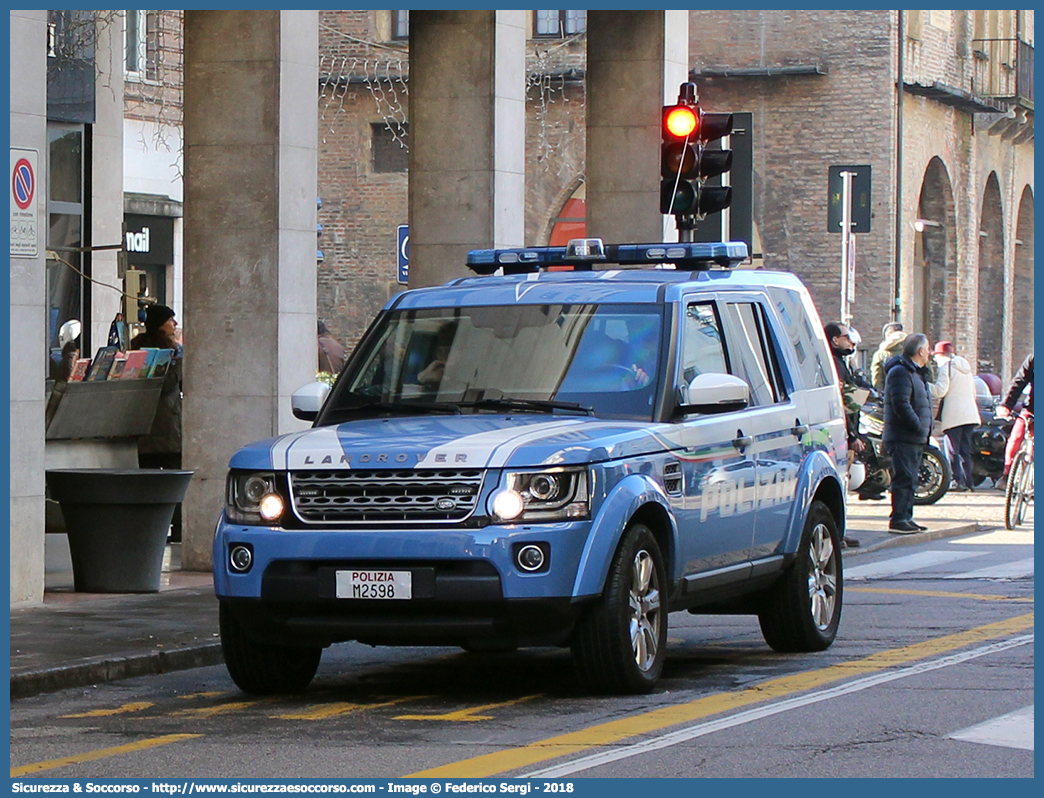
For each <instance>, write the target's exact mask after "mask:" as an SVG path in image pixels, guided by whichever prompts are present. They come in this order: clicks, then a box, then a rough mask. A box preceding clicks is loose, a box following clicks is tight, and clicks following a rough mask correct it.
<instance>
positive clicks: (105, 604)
mask: <svg viewBox="0 0 1044 798" xmlns="http://www.w3.org/2000/svg"><path fill="white" fill-rule="evenodd" d="M888 512H889V503H888V500H887V499H885V500H884V501H876V502H863V501H858V500H857V499H856V498H855V497H854V496H851V497H850V501H849V506H848V523H849V536H850V537H853V538H856V539H858V540H859V542H860V544H861V545H860V547H858V548H849V549H846V550H845V553H844V556H845V558H846V559H848V558H850V557H857V556H859V555H861V554H865V553H867V552H871V551H877V550H880V549H882V548H888V547H891V546H904V545H909V544H913V543H919V542H924V541H925V540H936V539H940V538H945V537H954V536H957V535H964V534H968V533H971V532H975V531H976V530H977V529H980V528H982V529H988V528H995V527H998V526H1000V527H1003V525H1004V495H1003V494H1002V493H1001V492H1000V491H997V490H988V491H980V492H976V493H948V494H947V495H946V496H944V497H943V498H942V500H940V501H939V502H938V503H937V504H934V505H929V506H924V507H917V508H915V512H914V516H915V520H917V521H918V522H919V523H921V524H924V525H925V526H927V527H928V530H927V531H926V532H919V533H915V534H912V535H894V534H891V533H889V532H888ZM1028 520H1029V524H1028V525H1027V534H1028V536H1030V540H1032V531H1031V530H1032V510H1031V515H1030V518H1029V519H1028ZM58 542H61V543H64V541H58ZM66 549H67V546H66ZM178 554H179V552H178V546H177V545H176V544H175V545H171V546H168V552H167V560H166V562H165V565H164V572H163V583H162V586H161V589H160V591H159V592H158V593H151V594H89V593H76V592H75V591H73V589H72V573H71V570H69V567H68V566H67V564H66V563H63V561H62V560H61V557H60V556H58V557H56V558H53V559H54V560H55V561H54V562H53V563H49V565H48V572H47V579H46V591H45V594H44V603H43V604H42V605H40V606H37V607H31V608H25V609H15V610H11V698H12V699H15V698H24V697H27V696H31V695H36V694H39V693H45V692H52V691H55V690H63V689H66V688H69V687H82V686H85V685H92V684H97V683H101V682H109V681H115V680H118V679H126V678H130V677H132V676H144V675H148V674H157V673H164V672H168V671H174V670H182V669H186V668H196V667H201V666H205V665H216V664H218V663H220V662H222V661H223V660H222V655H221V645H220V641H219V637H218V613H217V608H218V605H217V601H216V599H215V598H214V590H213V582H212V580H211V576H210V574H209V573H199V572H190V571H182V570H181V568H180V563H179V556H178ZM49 559H51V558H50V557H49Z"/></svg>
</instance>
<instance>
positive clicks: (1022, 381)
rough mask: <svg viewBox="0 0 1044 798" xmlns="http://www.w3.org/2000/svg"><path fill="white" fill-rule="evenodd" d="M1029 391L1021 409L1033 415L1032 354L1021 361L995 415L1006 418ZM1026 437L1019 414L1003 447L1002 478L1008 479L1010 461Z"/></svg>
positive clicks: (1024, 425) (1024, 426)
mask: <svg viewBox="0 0 1044 798" xmlns="http://www.w3.org/2000/svg"><path fill="white" fill-rule="evenodd" d="M1027 389H1028V390H1029V395H1028V396H1027V397H1026V401H1025V402H1023V403H1022V407H1023V409H1024V410H1025V411H1026V412H1027V413H1029V414H1030V415H1033V355H1032V353H1031V354H1030V355H1029V356H1028V357H1027V358H1026V359H1025V360H1023V361H1022V366H1021V367H1020V368H1019V371H1018V373H1017V374H1016V375H1015V378H1014V379H1012V381H1011V386H1010V387H1009V388H1008V393H1007V395H1006V396H1005V397H1004V401H1003V402H1001V403H1000V404H999V405H997V415H998V416H1000V417H1001V418H1007V417H1008V416H1010V415H1011V412H1012V411H1013V410H1014V409H1015V405H1017V404H1018V402H1019V398H1020V397H1021V396H1022V392H1023V391H1025V390H1027ZM1025 435H1026V419H1025V418H1024V417H1023V416H1022V414H1021V413H1020V414H1019V417H1018V418H1016V419H1015V423H1014V424H1013V425H1012V427H1011V432H1009V433H1008V444H1007V446H1005V447H1004V478H1005V479H1007V478H1008V471H1009V470H1010V469H1011V461H1012V460H1014V459H1015V453H1016V452H1017V451H1018V450H1019V448H1020V447H1021V446H1022V439H1023V437H1025Z"/></svg>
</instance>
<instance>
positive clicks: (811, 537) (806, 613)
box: [758, 501, 844, 652]
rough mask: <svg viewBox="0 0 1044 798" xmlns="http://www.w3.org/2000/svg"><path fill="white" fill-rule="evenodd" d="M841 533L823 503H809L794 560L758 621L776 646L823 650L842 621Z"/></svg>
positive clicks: (767, 638)
mask: <svg viewBox="0 0 1044 798" xmlns="http://www.w3.org/2000/svg"><path fill="white" fill-rule="evenodd" d="M843 593H844V578H843V574H842V570H841V536H840V534H839V533H838V530H837V523H836V522H835V520H834V516H833V514H832V513H831V512H830V510H828V509H827V506H826V505H825V504H823V503H822V502H819V501H813V502H812V505H811V507H809V511H808V518H807V519H806V520H805V529H804V531H803V532H802V533H801V544H800V546H799V548H798V554H797V559H796V560H795V561H794V562H793V564H791V566H790V568H789V569H788V570H787V572H786V573H785V574H784V575H783V576H782V577H781V578H780V580H779V581H778V582H777V583H776V584H775V586H774V587H773V588H772V590H771V592H770V595H769V596H768V598H767V599H766V601H765V604H764V605H763V607H762V610H761V612H759V613H758V621H759V622H760V624H761V633H762V635H764V637H765V642H766V643H768V644H769V645H770V646H771V647H772V648H773V649H774V650H775V651H782V652H793V651H822V650H824V649H826V648H829V647H830V644H831V643H833V642H834V638H835V637H836V636H837V628H838V625H839V624H840V622H841V603H842V596H843Z"/></svg>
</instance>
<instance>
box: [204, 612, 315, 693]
mask: <svg viewBox="0 0 1044 798" xmlns="http://www.w3.org/2000/svg"><path fill="white" fill-rule="evenodd" d="M218 621H219V626H220V629H221V651H222V652H223V653H224V655H225V667H226V668H228V674H229V676H231V677H232V681H234V682H235V683H236V686H237V687H238V688H239V689H240V690H242V691H243V692H244V693H253V694H255V695H272V694H275V693H294V692H297V691H299V690H303V689H304V688H306V687H307V686H308V684H309V683H310V682H311V681H312V679H313V677H314V676H315V672H316V671H317V670H318V669H319V660H320V659H321V658H322V655H323V650H322V648H320V647H312V646H309V647H303V648H297V647H291V646H277V645H271V644H269V643H259V642H257V641H256V640H254V639H253V638H251V637H248V636H247V634H246V632H245V630H244V629H243V625H242V624H241V623H240V622H239V621H238V620H236V617H235V615H233V613H232V611H231V610H230V609H229V608H228V607H227V606H226V605H225V603H224V602H222V603H221V606H220V608H219V612H218Z"/></svg>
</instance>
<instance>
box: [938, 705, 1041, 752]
mask: <svg viewBox="0 0 1044 798" xmlns="http://www.w3.org/2000/svg"><path fill="white" fill-rule="evenodd" d="M947 737H950V738H951V739H953V740H965V741H967V742H970V743H982V744H983V745H1002V746H1004V747H1005V748H1023V749H1025V750H1027V751H1032V750H1033V705H1032V704H1030V705H1029V706H1028V707H1023V708H1022V709H1018V710H1015V711H1014V712H1009V713H1008V714H1007V715H1001V716H1000V717H999V718H993V719H992V720H987V721H985V722H984V723H977V724H976V725H974V726H969V727H968V728H967V729H961V730H960V731H956V732H954V733H953V734H949V735H947Z"/></svg>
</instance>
